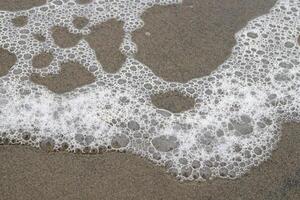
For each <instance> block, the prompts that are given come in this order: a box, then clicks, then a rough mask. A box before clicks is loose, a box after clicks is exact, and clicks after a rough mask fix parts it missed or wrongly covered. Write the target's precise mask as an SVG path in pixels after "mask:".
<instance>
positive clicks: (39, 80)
mask: <svg viewBox="0 0 300 200" xmlns="http://www.w3.org/2000/svg"><path fill="white" fill-rule="evenodd" d="M30 79H31V81H32V82H34V83H36V84H40V85H44V86H46V87H47V88H48V89H49V90H51V91H53V92H55V93H58V94H61V93H65V92H69V91H72V90H74V89H75V88H78V87H82V86H84V85H87V84H90V83H93V82H94V81H95V76H94V75H93V74H92V73H90V72H89V71H88V70H87V69H85V68H84V67H83V66H81V65H80V64H78V63H73V62H68V63H63V64H62V65H61V71H60V73H59V74H54V75H48V76H46V77H42V76H40V75H38V74H32V75H31V77H30Z"/></svg>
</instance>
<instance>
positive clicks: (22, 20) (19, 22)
mask: <svg viewBox="0 0 300 200" xmlns="http://www.w3.org/2000/svg"><path fill="white" fill-rule="evenodd" d="M27 22H28V17H27V16H18V17H16V18H13V19H12V23H13V24H14V26H16V27H23V26H25V25H26V24H27Z"/></svg>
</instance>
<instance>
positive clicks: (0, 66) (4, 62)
mask: <svg viewBox="0 0 300 200" xmlns="http://www.w3.org/2000/svg"><path fill="white" fill-rule="evenodd" d="M16 62H17V57H16V55H15V54H13V53H11V52H9V51H7V50H6V49H3V48H0V77H1V76H4V75H6V74H7V73H8V71H9V69H10V68H11V67H12V66H13V65H14V64H15V63H16Z"/></svg>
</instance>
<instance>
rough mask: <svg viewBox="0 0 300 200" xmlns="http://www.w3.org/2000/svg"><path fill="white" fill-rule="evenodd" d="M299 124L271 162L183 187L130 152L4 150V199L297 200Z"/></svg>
mask: <svg viewBox="0 0 300 200" xmlns="http://www.w3.org/2000/svg"><path fill="white" fill-rule="evenodd" d="M299 144H300V124H294V123H290V124H285V125H284V128H283V134H282V139H281V141H280V143H279V145H278V149H277V150H275V151H274V152H273V154H272V159H270V160H268V161H266V162H264V163H263V164H261V165H260V166H259V167H256V168H254V169H252V170H251V171H250V172H249V173H248V174H246V175H244V176H243V177H242V178H240V179H236V180H223V179H218V180H213V181H208V182H200V183H193V182H183V183H180V182H179V181H178V180H176V179H175V178H174V177H172V176H171V175H170V174H167V173H166V172H165V170H164V168H162V167H158V166H154V165H153V164H152V163H150V162H149V161H147V160H145V159H142V158H139V157H137V156H134V155H131V154H127V153H116V152H110V153H104V154H95V155H88V154H85V155H80V154H72V153H67V152H57V153H55V152H52V153H47V152H43V151H41V150H38V149H34V148H32V147H28V146H18V145H15V146H9V145H3V146H0V159H1V162H0V177H1V179H0V188H1V190H0V197H1V198H0V199H3V200H6V199H7V200H8V199H9V200H11V199H46V200H48V199H49V200H50V199H57V200H61V199H70V200H71V199H138V200H141V199H149V200H150V199H152V200H156V199H180V200H182V199H186V200H188V199H199V200H231V199H232V200H238V199H240V200H250V199H251V200H252V199H255V200H288V199H289V200H297V199H299V198H300V159H299V158H300V146H299Z"/></svg>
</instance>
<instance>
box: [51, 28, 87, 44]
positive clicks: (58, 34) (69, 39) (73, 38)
mask: <svg viewBox="0 0 300 200" xmlns="http://www.w3.org/2000/svg"><path fill="white" fill-rule="evenodd" d="M52 38H53V39H54V42H55V44H56V45H57V46H59V47H60V48H70V47H73V46H75V45H77V44H78V42H79V40H80V39H81V38H82V35H81V34H74V33H71V32H69V30H68V28H67V27H61V26H54V27H53V28H52Z"/></svg>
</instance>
